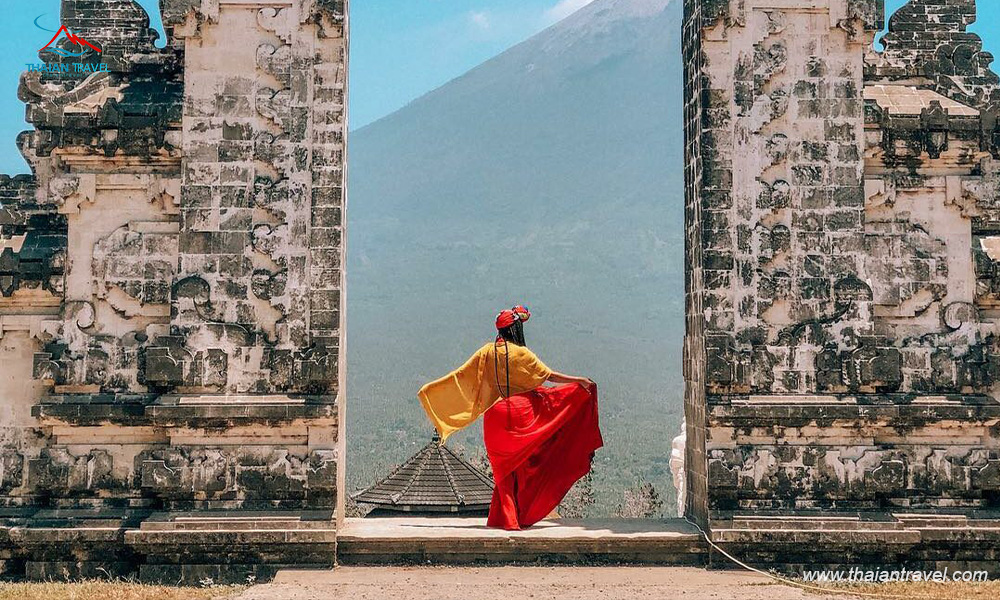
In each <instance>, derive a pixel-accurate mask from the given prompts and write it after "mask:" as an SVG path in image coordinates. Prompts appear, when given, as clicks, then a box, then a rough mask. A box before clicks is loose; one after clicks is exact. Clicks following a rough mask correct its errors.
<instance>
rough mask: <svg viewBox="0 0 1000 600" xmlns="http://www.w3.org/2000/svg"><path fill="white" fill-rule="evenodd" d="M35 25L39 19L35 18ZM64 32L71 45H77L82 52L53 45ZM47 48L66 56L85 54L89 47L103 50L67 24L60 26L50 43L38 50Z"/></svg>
mask: <svg viewBox="0 0 1000 600" xmlns="http://www.w3.org/2000/svg"><path fill="white" fill-rule="evenodd" d="M35 25H36V26H37V25H38V19H35ZM63 34H65V36H66V39H67V40H69V41H70V44H71V45H76V46H77V47H79V48H80V52H72V51H70V50H67V49H65V48H61V47H59V46H53V45H52V44H54V43H56V41H58V40H59V36H61V35H63ZM46 48H48V49H50V50H52V51H53V52H55V53H56V54H58V55H59V56H66V57H76V56H83V55H84V54H86V53H87V52H88V51H87V48H90V49H91V50H94V51H95V52H98V53H100V52H101V49H100V48H98V47H97V46H95V45H93V44H91V43H90V42H88V41H87V40H85V39H83V38H82V37H80V36H78V35H76V34H75V33H73V32H72V31H70V29H69V27H66V26H65V25H63V26H62V27H60V28H59V31H57V32H56V34H55V35H54V36H52V39H51V40H49V43H48V44H45V45H44V46H42V47H41V48H39V49H38V51H39V52H41V51H42V50H45V49H46Z"/></svg>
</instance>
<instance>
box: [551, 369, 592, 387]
mask: <svg viewBox="0 0 1000 600" xmlns="http://www.w3.org/2000/svg"><path fill="white" fill-rule="evenodd" d="M548 381H551V382H552V383H579V384H580V385H582V386H583V387H585V388H587V389H588V390H591V391H593V389H594V388H596V387H597V384H596V383H594V382H593V381H592V380H591V379H590V378H589V377H575V376H573V375H564V374H563V373H560V372H558V371H552V374H551V375H549V378H548Z"/></svg>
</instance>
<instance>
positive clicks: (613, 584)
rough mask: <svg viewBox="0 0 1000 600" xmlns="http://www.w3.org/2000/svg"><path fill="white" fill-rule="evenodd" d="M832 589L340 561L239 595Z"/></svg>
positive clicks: (688, 599) (687, 573)
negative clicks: (349, 564)
mask: <svg viewBox="0 0 1000 600" xmlns="http://www.w3.org/2000/svg"><path fill="white" fill-rule="evenodd" d="M831 597H832V596H829V595H814V594H810V593H807V592H804V591H802V590H799V589H796V588H792V587H788V586H784V585H781V584H775V583H773V582H772V581H771V580H770V579H768V578H766V577H764V576H759V575H753V574H749V575H748V574H745V573H740V572H733V571H706V570H703V569H698V568H690V567H339V568H337V569H335V570H332V571H282V572H280V573H278V576H277V578H276V579H275V580H274V581H273V582H272V583H270V584H268V585H263V586H256V587H253V588H250V589H249V590H247V591H246V592H244V593H243V594H241V595H239V596H238V597H237V599H236V600H327V599H330V600H333V599H340V598H350V599H351V600H385V599H386V598H391V599H392V600H472V599H474V600H528V599H531V600H547V599H550V598H551V599H557V598H558V599H560V600H566V599H572V600H615V599H619V598H620V599H622V600H625V599H628V600H653V599H661V598H662V599H664V600H667V599H670V600H673V599H683V600H709V599H712V600H729V599H739V600H819V599H821V598H831ZM838 597H839V598H844V597H845V596H838ZM848 598H849V597H848Z"/></svg>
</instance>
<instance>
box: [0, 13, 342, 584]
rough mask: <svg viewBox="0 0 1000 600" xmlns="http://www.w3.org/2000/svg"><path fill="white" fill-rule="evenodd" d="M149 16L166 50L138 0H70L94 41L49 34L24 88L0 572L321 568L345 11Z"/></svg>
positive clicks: (332, 429)
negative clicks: (159, 22) (27, 170)
mask: <svg viewBox="0 0 1000 600" xmlns="http://www.w3.org/2000/svg"><path fill="white" fill-rule="evenodd" d="M161 7H162V15H163V22H164V26H165V28H166V31H167V36H168V40H167V44H166V47H165V48H163V49H159V48H157V47H155V46H154V41H155V40H156V38H157V34H156V32H155V31H153V30H151V29H150V27H149V18H148V16H147V15H146V13H145V12H144V11H143V10H142V9H141V8H140V7H139V6H138V5H137V4H136V3H135V2H133V1H132V0H62V15H61V17H62V24H63V25H64V26H66V27H68V28H69V29H70V30H71V32H72V33H73V34H75V35H76V36H79V38H82V39H83V40H85V41H86V42H87V44H85V45H83V44H80V43H76V42H75V41H74V40H73V39H69V38H62V39H61V40H59V41H58V42H57V43H56V44H54V45H53V47H50V48H47V49H43V50H42V51H40V53H39V58H40V60H41V62H42V63H44V65H45V68H44V70H37V69H33V70H31V71H30V72H27V73H25V74H24V75H23V76H22V78H21V84H20V89H19V92H18V95H19V97H20V99H21V100H23V101H24V102H25V103H26V104H27V119H28V121H29V122H30V123H31V124H32V125H33V126H34V130H33V131H30V132H26V133H24V134H22V135H21V137H20V138H19V139H18V144H19V147H20V149H21V151H22V153H23V154H24V156H25V158H26V159H27V160H28V162H29V164H30V165H31V168H32V172H33V175H32V176H17V177H14V178H10V177H6V178H4V179H2V180H0V369H2V371H0V372H2V374H0V397H2V401H0V572H4V571H6V572H13V573H26V574H27V575H28V576H29V577H33V578H47V577H64V576H70V577H76V576H97V575H102V574H108V573H110V574H123V573H130V572H132V571H133V570H134V569H135V568H137V567H139V568H140V569H141V571H140V574H141V575H142V576H143V577H144V578H146V579H161V580H168V581H177V580H179V579H187V580H195V581H197V580H199V579H204V578H211V579H213V580H215V581H221V580H226V579H229V580H243V579H245V578H246V577H247V576H256V577H264V576H266V575H267V574H268V573H270V572H271V571H273V569H274V568H275V567H276V566H279V565H281V564H288V563H295V564H317V565H329V564H332V562H333V556H334V553H333V548H334V544H335V530H336V521H337V517H339V513H340V510H339V509H340V507H341V506H342V505H343V502H342V500H341V498H340V495H339V494H338V489H342V487H343V477H342V475H343V469H342V468H341V457H342V456H343V452H344V445H343V436H342V435H340V433H339V431H340V429H339V426H340V423H341V422H342V414H343V403H342V402H341V398H342V393H343V386H342V385H341V382H343V371H344V362H343V360H342V357H343V350H344V343H343V342H344V327H343V318H344V311H343V303H344V296H343V277H342V263H343V260H342V259H343V248H344V235H343V210H344V159H345V150H346V148H345V137H346V118H345V117H346V115H345V112H346V111H345V108H346V98H345V96H346V89H347V87H346V79H347V70H346V69H347V45H346V18H345V17H346V6H345V2H344V0H260V1H258V0H163V1H162V2H161ZM40 35H45V34H44V33H41V32H40ZM46 39H47V36H46ZM45 41H46V40H45V39H39V46H42V44H44V43H45ZM95 48H96V49H99V50H100V51H99V52H98V51H97V50H95ZM59 50H63V52H59ZM77 65H100V66H99V68H96V69H94V72H92V73H90V72H84V73H82V74H81V73H78V72H77V71H78V70H80V67H78V66H77ZM89 70H90V69H89V68H88V71H89Z"/></svg>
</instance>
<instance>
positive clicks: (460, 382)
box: [417, 352, 483, 443]
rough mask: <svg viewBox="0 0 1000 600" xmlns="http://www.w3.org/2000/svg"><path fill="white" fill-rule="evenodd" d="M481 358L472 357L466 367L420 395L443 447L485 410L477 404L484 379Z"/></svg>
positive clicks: (479, 355)
mask: <svg viewBox="0 0 1000 600" xmlns="http://www.w3.org/2000/svg"><path fill="white" fill-rule="evenodd" d="M482 356H483V354H482V352H477V353H475V354H473V355H472V357H471V358H470V359H469V360H467V361H466V362H465V364H464V365H462V366H461V367H459V368H458V369H456V370H454V371H452V372H451V373H449V374H447V375H445V376H444V377H442V378H441V379H438V380H436V381H432V382H430V383H428V384H427V385H425V386H424V387H422V388H420V391H419V392H418V393H417V396H418V397H419V398H420V404H421V405H422V406H423V407H424V411H426V412H427V418H428V419H430V421H431V423H433V424H434V428H435V429H437V430H438V433H440V434H441V441H442V443H443V442H444V441H445V440H447V439H448V436H450V435H451V434H453V433H455V432H456V431H458V430H459V429H462V428H463V427H465V426H467V425H468V424H469V423H471V422H473V421H474V420H476V418H477V417H478V416H479V415H480V413H481V412H482V410H483V409H482V408H480V407H479V406H478V404H479V402H477V399H478V398H479V395H480V382H481V379H482Z"/></svg>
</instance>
